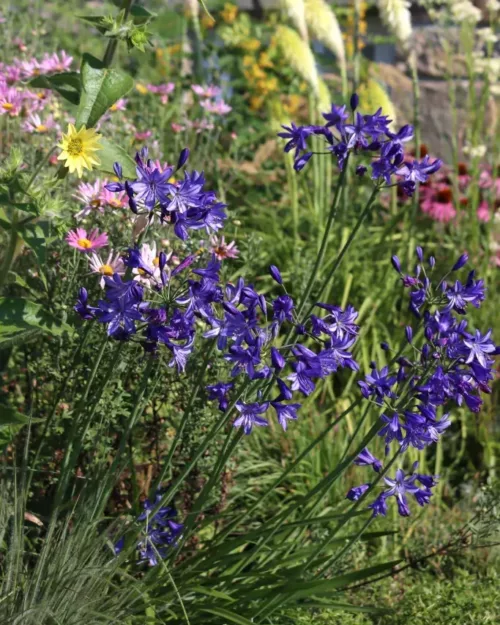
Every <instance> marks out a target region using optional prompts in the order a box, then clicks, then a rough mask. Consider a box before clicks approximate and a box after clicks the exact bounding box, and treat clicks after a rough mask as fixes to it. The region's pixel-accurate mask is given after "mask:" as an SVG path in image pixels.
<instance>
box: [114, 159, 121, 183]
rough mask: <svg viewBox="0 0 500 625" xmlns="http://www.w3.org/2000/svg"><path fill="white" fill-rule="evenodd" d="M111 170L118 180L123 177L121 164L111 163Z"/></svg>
mask: <svg viewBox="0 0 500 625" xmlns="http://www.w3.org/2000/svg"><path fill="white" fill-rule="evenodd" d="M113 171H114V172H115V175H116V177H117V178H118V179H119V180H121V179H122V177H123V170H122V166H121V165H120V163H114V164H113Z"/></svg>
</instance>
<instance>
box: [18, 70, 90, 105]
mask: <svg viewBox="0 0 500 625" xmlns="http://www.w3.org/2000/svg"><path fill="white" fill-rule="evenodd" d="M28 84H29V86H30V87H35V89H51V90H53V91H57V92H58V93H60V94H61V95H62V97H63V98H64V99H66V100H68V102H71V104H78V103H79V102H80V93H81V90H82V85H81V82H80V74H79V73H78V72H60V73H58V74H52V75H49V76H37V77H36V78H32V79H31V80H30V81H29V83H28Z"/></svg>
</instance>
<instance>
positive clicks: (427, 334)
mask: <svg viewBox="0 0 500 625" xmlns="http://www.w3.org/2000/svg"><path fill="white" fill-rule="evenodd" d="M424 334H425V338H426V339H427V340H428V341H432V337H433V333H432V329H431V328H430V327H429V326H427V327H426V328H425V330H424Z"/></svg>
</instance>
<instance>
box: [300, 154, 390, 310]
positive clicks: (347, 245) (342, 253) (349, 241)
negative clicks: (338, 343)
mask: <svg viewBox="0 0 500 625" xmlns="http://www.w3.org/2000/svg"><path fill="white" fill-rule="evenodd" d="M345 168H347V162H346V165H345ZM345 168H344V170H343V172H342V173H344V171H345ZM339 182H340V181H339ZM340 186H341V185H340V184H339V187H340ZM378 192H379V187H374V188H373V191H372V194H371V195H370V198H369V200H368V202H367V204H366V206H365V207H364V209H363V211H362V212H361V214H360V216H359V217H358V221H357V222H356V224H355V225H354V228H353V229H352V231H351V234H350V235H349V238H348V239H347V241H346V242H345V244H344V247H343V248H342V249H341V250H340V253H339V255H338V256H337V259H336V260H335V262H334V263H333V267H332V268H331V269H330V271H329V272H328V275H327V276H326V278H325V279H324V280H323V282H322V284H321V287H320V289H319V291H318V294H317V299H319V298H320V297H321V295H322V294H323V293H324V291H325V289H326V287H327V286H328V284H329V282H330V280H331V279H332V278H333V276H334V274H335V272H336V271H337V269H338V268H339V266H340V263H341V262H342V260H343V258H344V256H345V255H346V253H347V252H348V250H349V248H350V247H351V244H352V242H353V241H354V239H355V238H356V235H357V234H358V230H359V229H360V228H361V226H362V224H363V221H364V220H365V217H366V216H367V215H368V213H369V212H370V211H371V209H372V207H373V204H374V202H375V198H376V197H377V194H378ZM335 199H337V200H338V194H337V192H336V193H335V198H334V201H333V202H334V204H335ZM332 221H333V220H332ZM325 249H326V245H325ZM320 253H321V250H320ZM323 256H324V250H323V255H322V257H321V261H322V260H323ZM318 258H319V256H318ZM319 264H320V263H317V264H316V265H315V269H316V267H317V266H319ZM309 283H310V285H311V288H310V289H309V291H307V289H306V293H307V297H305V298H304V300H303V302H302V303H301V306H300V307H299V309H298V311H297V316H299V317H300V315H301V313H302V310H303V309H304V306H303V304H304V303H305V301H306V300H307V298H308V297H309V294H310V292H311V290H312V285H313V284H314V279H312V276H311V280H310V281H309ZM308 287H309V284H308ZM314 306H315V305H314V304H313V305H312V306H311V307H310V308H309V309H308V311H307V312H306V313H305V315H303V316H302V319H307V317H309V315H310V314H311V312H312V311H313V309H314Z"/></svg>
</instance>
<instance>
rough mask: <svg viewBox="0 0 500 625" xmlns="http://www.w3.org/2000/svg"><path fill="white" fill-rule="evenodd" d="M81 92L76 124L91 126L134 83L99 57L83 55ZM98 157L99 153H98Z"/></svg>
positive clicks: (129, 77) (126, 75)
mask: <svg viewBox="0 0 500 625" xmlns="http://www.w3.org/2000/svg"><path fill="white" fill-rule="evenodd" d="M81 76H82V93H81V96H80V104H79V106H78V111H77V113H76V125H77V127H78V128H79V127H81V126H83V125H85V126H87V128H91V127H93V126H95V125H96V123H97V122H98V121H99V119H100V118H101V117H102V116H103V115H104V113H105V112H106V111H107V110H108V109H109V108H110V107H111V106H112V105H113V104H114V103H115V102H117V101H118V100H119V99H120V98H122V97H123V96H124V95H125V94H127V93H128V92H129V91H130V89H132V86H133V84H134V81H133V80H132V77H131V76H129V75H128V74H125V73H124V72H120V71H118V70H116V69H110V68H108V67H103V64H102V62H101V61H100V60H99V59H96V58H95V57H93V56H91V55H90V54H84V55H83V61H82V70H81ZM99 158H100V155H99Z"/></svg>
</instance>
